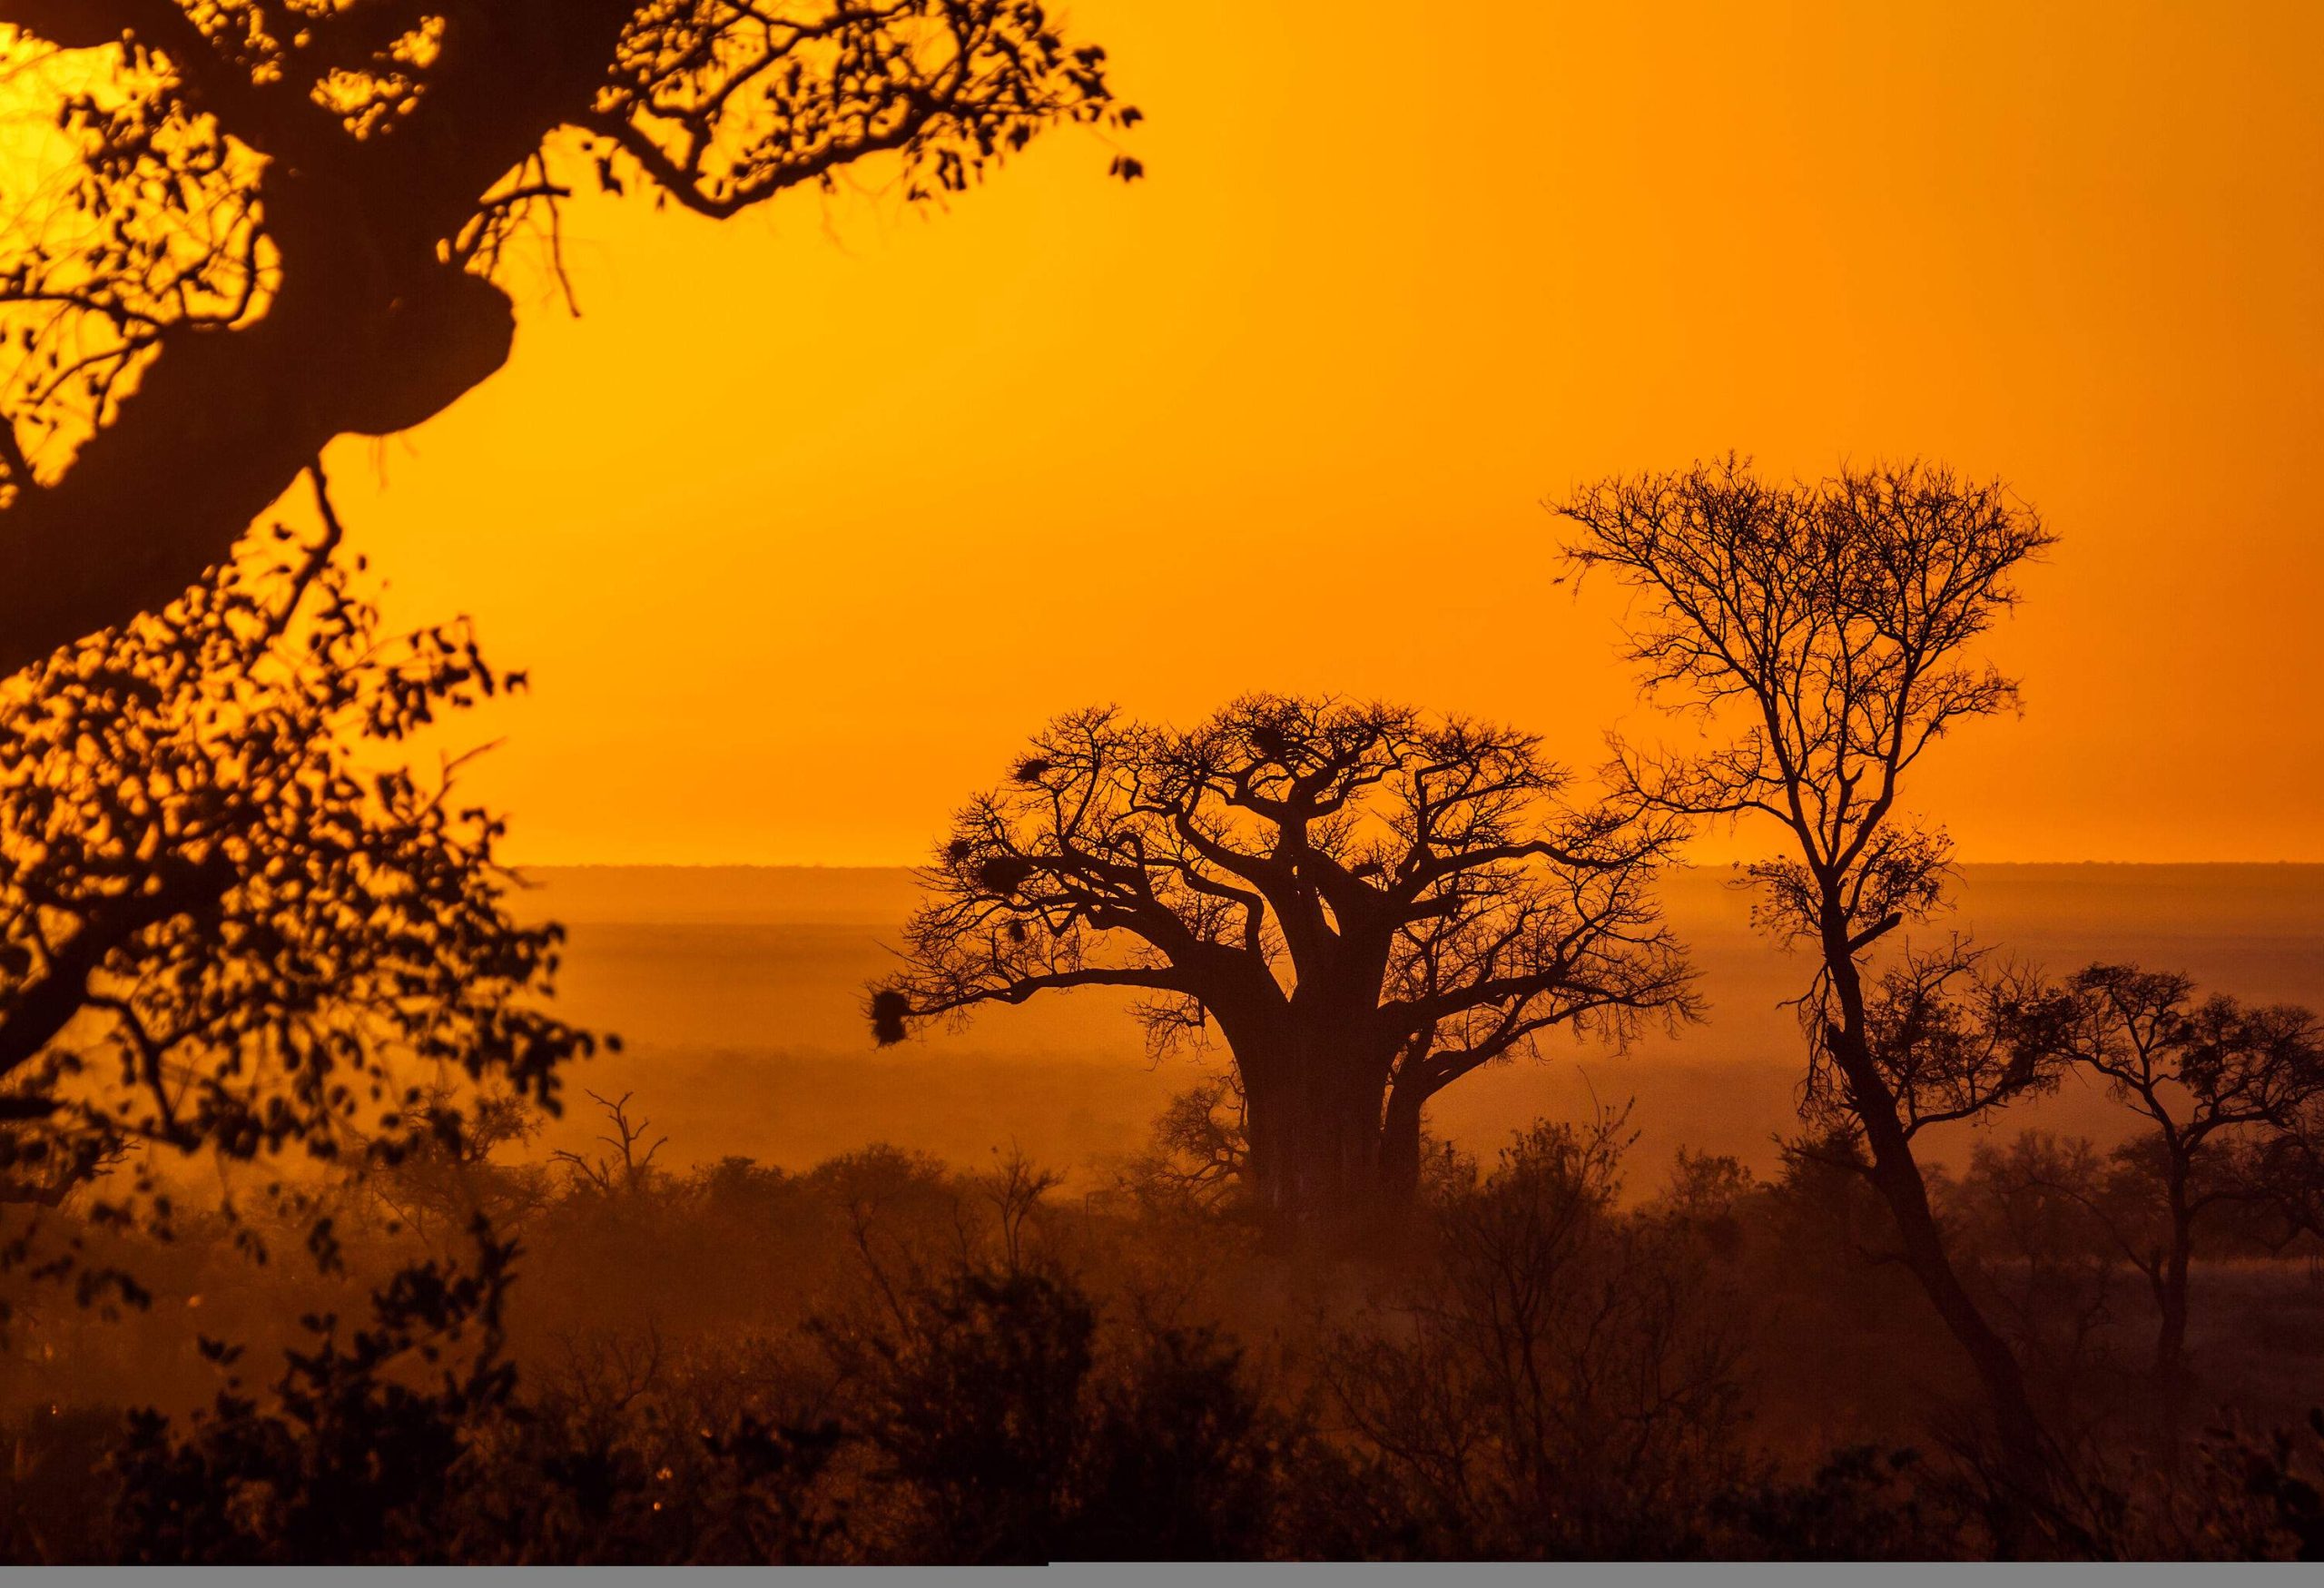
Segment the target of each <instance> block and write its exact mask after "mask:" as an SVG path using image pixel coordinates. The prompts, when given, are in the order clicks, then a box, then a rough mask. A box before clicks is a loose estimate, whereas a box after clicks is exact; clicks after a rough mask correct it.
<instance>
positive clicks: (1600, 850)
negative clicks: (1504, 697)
mask: <svg viewBox="0 0 2324 1588" xmlns="http://www.w3.org/2000/svg"><path fill="white" fill-rule="evenodd" d="M1570 790H1571V778H1570V776H1569V774H1567V773H1566V772H1564V771H1563V770H1562V769H1561V768H1560V767H1558V766H1556V765H1554V764H1551V763H1550V762H1549V761H1547V760H1546V759H1545V758H1544V757H1543V756H1542V755H1541V749H1540V746H1539V745H1538V743H1537V742H1536V741H1535V740H1534V739H1532V738H1531V737H1530V736H1528V735H1521V734H1516V733H1512V732H1509V731H1506V730H1503V729H1500V728H1496V727H1491V726H1487V725H1482V724H1479V723H1475V722H1472V721H1469V720H1467V719H1464V718H1457V717H1455V718H1444V719H1435V718H1430V717H1426V716H1423V715H1422V714H1420V713H1418V712H1415V711H1413V710H1409V709H1407V708H1404V707H1401V706H1390V705H1353V704H1348V703H1344V702H1340V701H1334V700H1326V699H1303V698H1295V697H1289V696H1282V695H1250V696H1246V697H1245V698H1243V699H1241V700H1238V701H1236V702H1235V703H1234V704H1233V705H1229V706H1227V707H1226V709H1225V710H1224V711H1221V712H1220V713H1218V714H1217V715H1216V716H1214V717H1212V718H1211V719H1210V720H1209V721H1207V722H1206V723H1204V724H1202V725H1200V726H1198V727H1196V728H1195V729H1193V730H1192V731H1190V732H1180V731H1177V730H1173V729H1169V728H1164V727H1157V726H1152V725H1146V724H1141V723H1137V722H1133V721H1130V720H1128V719H1127V718H1125V717H1123V716H1122V715H1120V714H1119V713H1118V712H1117V711H1114V710H1112V709H1109V708H1100V709H1095V710H1089V711H1083V712H1078V713H1075V714H1072V715H1066V716H1062V717H1059V718H1058V719H1057V720H1056V721H1055V722H1054V723H1052V724H1051V725H1049V728H1048V729H1046V730H1045V731H1043V732H1042V733H1041V734H1039V735H1036V736H1035V738H1034V740H1033V742H1032V745H1031V749H1030V754H1029V755H1027V756H1025V757H1024V758H1023V759H1022V760H1021V761H1020V762H1019V764H1018V766H1017V768H1016V771H1015V774H1014V776H1013V777H1012V778H1011V780H1010V781H1009V784H1006V785H1004V786H1003V787H1001V788H1000V789H999V790H997V791H995V792H993V793H990V794H985V795H983V796H982V797H980V798H979V799H977V800H976V801H974V802H972V803H971V804H970V805H968V806H967V807H966V808H965V809H963V810H962V811H961V812H960V814H959V815H958V816H957V817H956V818H955V820H954V823H953V828H952V834H951V836H950V839H949V840H948V841H947V842H946V843H945V844H944V845H943V847H942V848H941V850H940V852H939V854H938V857H937V860H936V862H935V863H934V864H933V865H931V866H930V867H928V868H927V869H926V870H924V871H923V872H922V873H921V882H922V883H923V885H924V886H925V888H926V890H927V894H928V902H926V903H925V904H923V905H922V906H921V909H920V910H919V911H918V912H915V913H914V914H913V916H912V917H911V921H910V922H909V924H908V925H907V927H906V929H905V950H904V960H905V968H904V969H903V970H902V971H901V972H899V973H898V974H896V975H894V976H892V977H890V978H888V979H887V980H885V981H881V982H878V983H875V984H874V986H873V988H872V999H871V1013H872V1019H873V1022H874V1028H875V1032H876V1034H877V1035H878V1037H879V1039H880V1040H881V1041H883V1042H893V1041H901V1040H902V1039H903V1037H904V1036H905V1035H906V1034H907V1032H908V1031H909V1029H910V1028H911V1026H913V1025H916V1024H919V1023H921V1022H924V1021H930V1020H934V1019H940V1018H943V1017H947V1016H953V1017H958V1016H960V1015H963V1014H965V1013H966V1012H967V1011H970V1010H973V1009H976V1008H979V1007H981V1006H983V1005H987V1004H994V1003H1004V1004H1014V1003H1022V1002H1024V1001H1027V1000H1028V999H1029V998H1032V997H1034V996H1036V995H1037V994H1039V993H1044V992H1051V991H1068V990H1071V989H1075V988H1082V987H1109V988H1121V989H1128V990H1131V991H1137V992H1140V993H1143V994H1145V995H1146V1001H1144V1003H1143V1004H1142V1005H1141V1006H1140V1009H1139V1012H1140V1014H1141V1016H1142V1018H1143V1020H1144V1022H1145V1025H1146V1029H1147V1034H1148V1038H1149V1041H1150V1042H1151V1043H1152V1044H1153V1045H1154V1047H1155V1048H1156V1049H1157V1051H1159V1050H1165V1049H1167V1048H1168V1047H1169V1046H1171V1045H1172V1044H1174V1043H1176V1042H1178V1041H1184V1040H1187V1039H1189V1038H1196V1037H1198V1036H1199V1035H1200V1034H1202V1033H1204V1032H1206V1031H1207V1030H1208V1029H1209V1028H1210V1026H1211V1025H1212V1024H1213V1022H1216V1028H1217V1031H1218V1032H1219V1034H1220V1035H1221V1036H1222V1037H1223V1038H1224V1040H1225V1041H1226V1046H1227V1048H1228V1050H1230V1052H1231V1053H1232V1055H1233V1059H1234V1062H1235V1066H1236V1071H1237V1074H1238V1076H1239V1080H1240V1083H1241V1088H1242V1091H1243V1096H1244V1099H1245V1102H1246V1107H1247V1120H1248V1133H1249V1154H1248V1159H1247V1173H1248V1175H1249V1178H1250V1180H1251V1182H1252V1185H1253V1188H1254V1189H1255V1190H1256V1194H1257V1201H1258V1205H1259V1208H1260V1211H1261V1214H1262V1217H1263V1218H1265V1220H1266V1221H1267V1223H1268V1225H1269V1227H1270V1228H1271V1229H1272V1230H1274V1231H1275V1233H1276V1234H1277V1235H1278V1236H1279V1237H1289V1236H1293V1235H1296V1234H1301V1233H1312V1232H1317V1231H1324V1232H1330V1233H1331V1234H1333V1235H1334V1236H1338V1237H1346V1236H1351V1235H1355V1234H1360V1233H1364V1232H1371V1231H1376V1230H1378V1229H1380V1228H1383V1227H1384V1226H1391V1225H1393V1224H1394V1223H1395V1222H1397V1221H1398V1220H1399V1219H1400V1218H1402V1216H1403V1212H1404V1210H1405V1209H1407V1208H1409V1207H1410V1205H1411V1203H1412V1201H1413V1197H1414V1195H1415V1192H1416V1189H1417V1185H1418V1178H1419V1151H1420V1128H1421V1118H1422V1114H1423V1110H1424V1109H1425V1107H1426V1105H1427V1103H1428V1101H1429V1100H1430V1099H1431V1098H1433V1097H1434V1096H1435V1095H1437V1094H1438V1093H1439V1092H1441V1091H1443V1090H1444V1089H1445V1088H1446V1087H1449V1086H1451V1085H1452V1084H1453V1083H1454V1082H1455V1081H1457V1080H1460V1079H1461V1078H1462V1076H1465V1075H1468V1074H1470V1073H1472V1071H1474V1070H1477V1069H1479V1068H1481V1067H1482V1066H1484V1065H1486V1064H1490V1063H1492V1062H1494V1061H1495V1060H1500V1059H1502V1058H1504V1057H1507V1056H1509V1055H1512V1054H1516V1053H1522V1052H1526V1051H1529V1050H1531V1048H1532V1045H1533V1043H1534V1041H1535V1040H1536V1038H1537V1037H1538V1036H1539V1035H1540V1034H1541V1032H1543V1031H1548V1030H1550V1029H1551V1028H1553V1027H1557V1026H1568V1027H1571V1028H1574V1029H1576V1030H1578V1031H1585V1032H1589V1033H1591V1034H1595V1035H1598V1036H1601V1037H1603V1038H1606V1039H1608V1040H1610V1041H1621V1040H1622V1039H1624V1038H1626V1037H1627V1036H1628V1035H1629V1034H1630V1032H1631V1031H1633V1030H1634V1029H1635V1028H1636V1026H1637V1024H1638V1022H1639V1021H1640V1019H1641V1018H1643V1017H1645V1016H1648V1015H1656V1014H1659V1015H1665V1016H1669V1017H1674V1018H1675V1017H1678V1016H1680V1015H1684V1014H1687V1013H1689V1012H1691V1011H1692V1010H1693V1003H1692V1001H1691V1000H1690V997H1689V992H1688V990H1687V984H1688V975H1689V972H1687V970H1686V967H1685V965H1684V963H1683V962H1682V961H1681V959H1680V957H1679V949H1678V945H1677V944H1676V943H1675V942H1674V941H1673V940H1672V939H1671V937H1670V935H1669V932H1668V931H1667V930H1666V929H1665V928H1664V927H1663V926H1662V924H1661V922H1660V921H1659V916H1658V915H1657V913H1656V910H1655V906H1654V904H1653V902H1652V901H1651V900H1650V899H1649V895H1648V888H1649V883H1651V881H1652V880H1653V878H1654V876H1655V875H1656V873H1657V872H1658V871H1659V868H1660V867H1661V866H1662V865H1663V864H1664V863H1665V862H1666V861H1667V860H1668V858H1669V846H1670V844H1671V843H1672V842H1673V833H1672V831H1671V829H1670V827H1669V824H1666V823H1662V822H1659V821H1656V820H1653V819H1651V818H1640V817H1635V816H1630V815H1624V814H1618V813H1616V812H1614V811H1611V810H1610V809H1608V808H1606V807H1604V806H1602V805H1594V804H1576V803H1574V802H1572V801H1571V799H1570V798H1569V794H1570Z"/></svg>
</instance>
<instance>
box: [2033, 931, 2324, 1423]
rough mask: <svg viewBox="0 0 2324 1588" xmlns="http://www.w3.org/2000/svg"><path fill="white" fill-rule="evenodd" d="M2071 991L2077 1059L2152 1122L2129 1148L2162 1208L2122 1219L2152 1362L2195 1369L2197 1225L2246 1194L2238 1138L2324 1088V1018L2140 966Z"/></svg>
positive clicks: (2284, 1118) (2278, 1127) (2089, 977)
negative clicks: (2198, 987) (2191, 1272)
mask: <svg viewBox="0 0 2324 1588" xmlns="http://www.w3.org/2000/svg"><path fill="white" fill-rule="evenodd" d="M2073 992H2074V995H2075V1009H2076V1014H2077V1019H2076V1020H2075V1022H2074V1027H2073V1045H2072V1053H2073V1060H2074V1062H2076V1063H2077V1064H2080V1065H2082V1066H2083V1068H2085V1069H2087V1070H2090V1071H2092V1072H2093V1074H2096V1075H2098V1076H2101V1077H2102V1078H2103V1079H2104V1080H2105V1082H2106V1084H2107V1087H2108V1089H2109V1090H2111V1091H2112V1093H2113V1095H2114V1097H2115V1098H2116V1099H2118V1100H2120V1101H2122V1102H2123V1103H2125V1104H2127V1105H2128V1106H2129V1107H2131V1108H2132V1109H2133V1110H2136V1111H2137V1112H2138V1113H2140V1114H2142V1115H2143V1116H2144V1117H2145V1118H2146V1119H2147V1120H2148V1122H2149V1123H2150V1124H2151V1125H2152V1130H2151V1131H2150V1132H2149V1133H2148V1134H2147V1135H2146V1136H2145V1137H2144V1139H2142V1140H2139V1141H2135V1142H2132V1143H2130V1144H2129V1145H2127V1146H2126V1147H2125V1148H2124V1149H2123V1150H2122V1154H2121V1157H2122V1161H2123V1163H2124V1164H2125V1165H2126V1166H2128V1167H2129V1168H2131V1169H2133V1170H2134V1171H2135V1172H2136V1173H2137V1174H2138V1175H2139V1176H2140V1178H2141V1179H2143V1180H2144V1181H2145V1182H2146V1183H2147V1185H2148V1187H2149V1188H2150V1189H2151V1190H2152V1192H2153V1194H2154V1201H2155V1203H2156V1204H2158V1206H2157V1208H2156V1211H2157V1213H2158V1214H2159V1217H2158V1218H2155V1219H2154V1220H2153V1221H2152V1225H2151V1226H2150V1227H2149V1228H2146V1229H2144V1230H2139V1229H2134V1228H2133V1229H2124V1228H2121V1220H2119V1219H2118V1220H2117V1225H2116V1228H2117V1231H2118V1235H2119V1236H2120V1238H2122V1246H2123V1250H2124V1253H2125V1255H2126V1256H2128V1257H2129V1258H2130V1260H2131V1261H2132V1263H2133V1264H2135V1265H2136V1266H2137V1267H2138V1269H2139V1271H2140V1272H2141V1273H2142V1274H2143V1275H2145V1277H2146V1280H2147V1284H2148V1286H2149V1287H2151V1288H2152V1291H2153V1293H2154V1304H2155V1311H2156V1314H2157V1316H2158V1319H2159V1321H2158V1324H2157V1327H2156V1330H2155V1338H2154V1371H2155V1375H2156V1376H2157V1377H2158V1378H2159V1379H2162V1380H2163V1381H2165V1382H2166V1383H2168V1382H2170V1381H2172V1380H2175V1379H2176V1378H2178V1377H2179V1376H2181V1374H2182V1373H2183V1372H2184V1371H2185V1368H2186V1356H2187V1279H2188V1266H2189V1263H2190V1261H2191V1259H2192V1258H2193V1256H2194V1250H2195V1237H2196V1231H2197V1228H2198V1226H2199V1225H2200V1224H2201V1221H2202V1219H2203V1218H2204V1216H2205V1215H2206V1214H2207V1213H2209V1212H2211V1210H2212V1209H2214V1208H2218V1207H2219V1206H2221V1204H2222V1203H2226V1202H2230V1201H2234V1200H2238V1199H2240V1198H2243V1197H2244V1196H2246V1195H2247V1194H2248V1192H2247V1189H2246V1187H2245V1186H2244V1185H2243V1184H2242V1183H2240V1180H2239V1179H2238V1177H2237V1176H2235V1175H2234V1174H2233V1173H2232V1172H2231V1164H2230V1156H2231V1150H2232V1149H2233V1147H2234V1145H2235V1143H2236V1140H2237V1139H2238V1138H2252V1137H2257V1138H2259V1139H2262V1140H2264V1139H2266V1138H2268V1137H2270V1136H2274V1135H2277V1134H2279V1133H2280V1132H2284V1131H2288V1130H2290V1129H2293V1128H2294V1127H2295V1126H2296V1124H2297V1122H2298V1121H2299V1117H2300V1114H2301V1111H2302V1110H2304V1109H2305V1108H2306V1107H2307V1106H2308V1105H2309V1103H2310V1102H2311V1101H2312V1100H2316V1099H2317V1098H2319V1096H2324V1027H2319V1024H2318V1022H2317V1019H2316V1017H2315V1015H2313V1014H2312V1013H2310V1012H2309V1011H2307V1010H2304V1009H2293V1008H2289V1007H2282V1006H2279V1007H2274V1008H2252V1007H2250V1006H2248V1005H2246V1004H2243V1003H2241V1002H2240V1001H2237V1000H2235V999H2232V998H2228V997H2225V996H2223V995H2221V996H2213V997H2211V998H2207V999H2200V1000H2199V999H2198V998H2197V997H2196V995H2195V987H2194V983H2193V982H2192V981H2189V980H2188V979H2187V978H2186V977H2184V976H2177V975H2170V974H2165V973H2162V972H2152V971H2142V970H2139V969H2137V968H2136V967H2134V966H2128V965H2093V966H2091V967H2090V968H2089V969H2088V970H2086V971H2083V972H2081V974H2079V975H2077V976H2076V977H2075V978H2074V979H2073Z"/></svg>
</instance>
